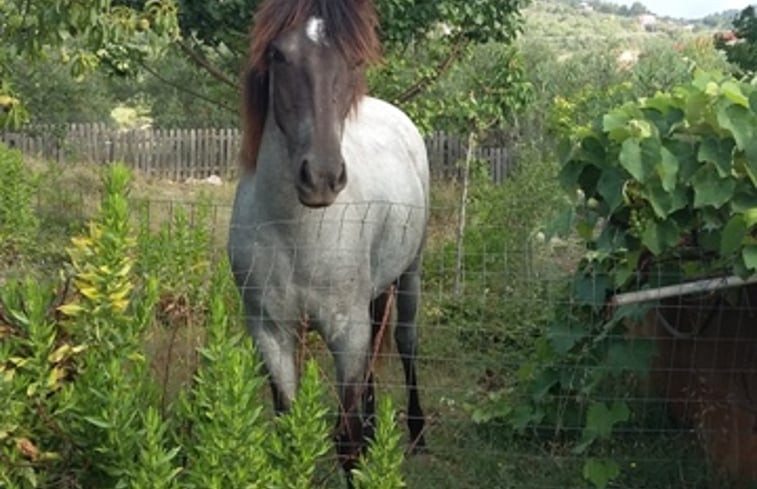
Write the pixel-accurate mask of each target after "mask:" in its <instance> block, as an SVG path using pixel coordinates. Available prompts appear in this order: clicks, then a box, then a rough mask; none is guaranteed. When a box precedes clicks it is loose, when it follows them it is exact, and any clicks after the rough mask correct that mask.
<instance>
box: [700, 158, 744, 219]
mask: <svg viewBox="0 0 757 489" xmlns="http://www.w3.org/2000/svg"><path fill="white" fill-rule="evenodd" d="M691 184H692V186H693V187H694V208H695V209H701V208H703V207H707V206H712V207H715V208H716V209H718V208H720V207H722V206H723V204H725V203H726V202H728V201H729V200H730V199H731V197H732V196H733V192H734V190H735V189H736V182H735V181H734V180H733V179H732V178H720V175H719V174H718V171H717V169H716V168H715V166H714V165H711V164H707V165H705V166H703V167H702V168H700V169H699V171H697V172H696V173H695V174H694V177H693V178H692V181H691Z"/></svg>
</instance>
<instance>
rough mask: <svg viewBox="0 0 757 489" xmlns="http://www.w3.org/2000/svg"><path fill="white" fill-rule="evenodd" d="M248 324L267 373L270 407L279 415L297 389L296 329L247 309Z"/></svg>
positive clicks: (287, 406) (289, 404)
mask: <svg viewBox="0 0 757 489" xmlns="http://www.w3.org/2000/svg"><path fill="white" fill-rule="evenodd" d="M247 325H248V329H249V331H250V334H251V335H252V339H253V341H254V343H255V349H256V350H257V352H258V354H259V355H260V356H261V358H262V359H263V364H264V366H265V369H266V372H267V374H268V382H269V383H270V385H271V393H272V394H273V407H274V409H275V411H276V414H281V413H283V412H284V411H286V410H288V409H289V407H290V406H291V405H292V401H293V400H294V397H295V394H296V391H297V378H298V376H297V368H296V366H295V351H296V346H297V338H296V329H295V328H294V326H291V327H290V326H289V325H278V324H276V323H274V322H273V320H271V319H270V318H268V317H267V315H266V314H264V313H262V314H261V313H259V312H249V311H248V312H247Z"/></svg>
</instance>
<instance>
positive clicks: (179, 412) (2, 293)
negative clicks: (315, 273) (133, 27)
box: [0, 165, 402, 489]
mask: <svg viewBox="0 0 757 489" xmlns="http://www.w3.org/2000/svg"><path fill="white" fill-rule="evenodd" d="M129 182H130V174H129V171H128V170H127V169H126V168H125V167H123V166H121V165H114V166H112V167H110V168H109V169H108V171H107V172H106V173H105V175H104V177H103V187H104V193H103V197H102V201H101V205H100V209H99V211H98V213H97V214H96V216H95V217H94V218H93V220H92V221H91V222H90V223H89V226H88V227H87V229H86V230H85V232H84V233H83V234H82V235H80V236H78V237H75V238H73V239H72V246H71V248H70V249H69V255H70V263H69V264H68V267H67V273H63V274H62V283H55V284H54V285H50V286H47V285H41V284H40V283H39V282H37V281H34V280H28V281H26V282H24V283H19V282H14V281H11V282H10V283H9V284H7V285H6V286H4V287H3V288H2V289H0V409H2V413H3V416H2V417H0V488H9V489H11V488H12V489H27V488H29V489H31V488H38V487H59V486H60V485H61V484H65V485H73V486H79V487H99V488H124V487H130V488H133V489H147V488H167V489H168V488H178V487H187V488H227V487H247V488H249V487H260V488H282V489H283V488H287V489H288V488H311V487H317V486H316V484H317V482H316V481H315V474H316V469H317V467H318V466H319V464H324V463H326V462H327V461H328V459H327V457H325V455H326V453H327V452H329V450H330V449H331V446H332V444H331V442H330V441H329V439H328V435H329V431H330V429H329V423H328V420H327V417H328V411H327V409H326V407H325V404H324V397H325V387H324V385H323V384H322V381H321V379H320V373H319V370H318V368H317V367H316V365H315V363H313V362H309V363H308V364H307V366H306V368H305V371H304V373H303V376H302V379H301V386H300V389H299V392H298V396H297V398H296V399H295V401H294V403H293V406H292V408H291V410H290V411H289V412H288V413H286V414H285V415H282V416H279V417H277V418H275V419H274V420H270V419H269V418H267V416H266V415H265V411H264V407H263V406H264V403H265V396H263V395H262V393H261V389H262V387H263V385H264V384H265V381H264V377H263V376H262V375H261V372H260V368H259V365H258V364H257V362H256V361H255V360H254V358H255V357H254V349H253V348H252V344H251V341H250V340H249V337H248V336H246V335H240V334H239V333H240V330H241V328H239V326H238V325H237V324H236V323H235V322H234V321H233V317H234V316H236V314H237V313H238V312H239V311H238V309H237V306H238V305H239V304H238V300H230V297H236V294H235V291H234V287H233V282H232V278H231V274H230V273H229V268H228V264H227V263H225V262H223V261H220V262H217V263H214V264H213V269H214V270H215V273H214V274H213V278H212V280H211V284H210V286H209V287H207V286H205V289H207V294H200V295H196V296H193V294H189V295H190V296H191V297H192V298H193V300H200V299H201V300H204V301H205V303H204V304H203V305H202V306H201V307H202V309H205V310H207V314H206V315H203V316H202V318H203V320H204V321H205V322H206V323H207V342H206V344H205V346H204V348H202V352H201V353H202V358H203V360H202V362H201V365H200V367H199V369H198V371H197V372H196V375H195V381H194V383H193V384H192V385H190V386H188V387H187V388H186V389H185V390H184V391H183V392H182V393H181V394H180V396H179V401H177V402H174V403H173V404H166V403H164V402H163V400H162V399H161V396H159V395H158V392H159V389H158V387H159V385H158V382H157V381H156V379H155V378H153V376H152V375H150V370H149V368H148V359H147V358H146V356H145V354H144V351H143V345H144V344H145V338H146V335H147V334H149V333H150V331H151V327H152V326H153V324H154V323H155V322H156V317H157V312H158V311H157V308H156V305H157V304H158V302H159V296H160V294H161V293H162V292H166V287H167V286H166V285H163V288H161V287H159V285H158V278H157V276H156V275H155V274H153V273H151V272H150V270H147V269H143V270H142V271H141V273H137V271H136V267H135V264H136V263H139V261H140V258H141V257H139V256H138V252H139V251H140V250H143V251H144V250H145V249H146V247H140V245H139V244H138V241H137V240H136V239H135V237H134V234H135V233H134V230H133V229H132V226H131V220H130V213H129V206H128V199H127V196H128V189H129ZM179 219H180V221H178V222H179V223H180V224H181V226H183V227H184V230H183V231H179V240H178V244H177V243H174V244H173V246H174V247H175V248H173V249H172V251H176V250H178V251H179V252H180V254H181V253H184V254H183V255H181V256H180V257H179V258H176V257H169V258H168V260H170V261H169V263H171V264H173V265H176V264H177V260H179V261H181V263H182V264H183V265H187V264H191V263H196V262H199V261H200V260H201V257H203V256H205V257H207V253H208V251H207V247H204V248H203V247H200V249H197V248H196V247H197V243H205V244H207V238H203V237H202V236H203V235H202V233H199V232H197V233H193V232H190V231H188V230H189V225H188V223H187V222H186V221H181V219H184V218H183V217H180V218H179ZM187 233H190V234H187ZM182 236H183V237H182ZM142 246H144V244H142ZM200 250H202V251H200ZM206 259H207V258H206ZM151 260H155V261H154V262H152V264H153V265H156V266H158V267H160V266H161V264H160V263H159V262H157V260H158V257H152V258H151ZM210 267H211V265H207V268H208V269H209V268H210ZM195 274H196V271H190V272H189V275H187V277H190V278H191V277H194V276H196V275H195ZM69 283H72V284H73V288H72V289H73V290H69V289H71V288H70V287H69V286H68V284H69ZM174 284H175V285H172V286H175V287H180V286H181V284H176V283H174ZM195 287H199V284H196V285H195ZM168 292H172V291H170V290H168ZM198 297H199V298H200V299H197V298H198ZM199 307H200V306H198V308H199ZM382 420H386V421H385V422H386V425H383V426H380V428H379V429H380V434H379V437H378V438H377V441H376V442H374V447H373V448H371V452H370V453H371V454H375V456H376V457H378V458H377V460H376V461H375V463H376V464H379V465H378V466H379V467H389V466H388V465H386V464H387V463H388V461H394V463H393V465H392V467H393V469H392V470H395V472H393V473H392V474H391V480H392V481H395V482H394V483H393V484H396V485H395V486H394V487H400V485H399V484H400V482H398V481H401V476H400V474H399V472H398V463H396V462H397V461H398V460H401V459H402V450H401V448H400V447H399V445H398V444H397V443H396V440H397V438H398V435H397V427H396V425H395V423H394V420H392V419H391V417H390V416H389V415H387V414H384V415H383V417H382ZM380 440H386V446H378V445H377V444H379V443H380ZM372 456H373V455H369V457H368V461H367V462H365V463H366V464H370V463H374V461H373V460H372ZM366 466H368V465H366ZM372 484H373V483H371V484H369V485H364V486H362V487H365V488H366V489H368V488H371V487H387V486H386V485H381V486H376V485H372Z"/></svg>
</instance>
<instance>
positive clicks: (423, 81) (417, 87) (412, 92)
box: [395, 38, 468, 104]
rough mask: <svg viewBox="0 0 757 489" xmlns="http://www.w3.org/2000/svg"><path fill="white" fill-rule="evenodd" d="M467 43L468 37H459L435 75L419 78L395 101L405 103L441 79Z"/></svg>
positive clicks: (435, 70) (436, 69)
mask: <svg viewBox="0 0 757 489" xmlns="http://www.w3.org/2000/svg"><path fill="white" fill-rule="evenodd" d="M467 44H468V41H467V40H466V39H464V38H458V39H457V40H456V41H455V43H454V45H453V46H452V50H451V51H450V52H449V54H448V55H447V57H446V58H444V59H443V60H442V61H441V62H440V63H439V64H438V65H437V67H436V68H435V69H434V73H433V75H430V76H424V77H421V78H420V79H419V80H417V81H416V82H415V83H413V85H411V86H410V87H409V88H408V89H407V90H405V91H404V92H403V93H401V94H400V95H399V96H398V97H396V98H395V103H398V104H403V103H405V102H409V101H410V100H412V99H413V98H415V97H417V96H418V95H420V94H421V93H422V92H423V91H424V90H425V89H426V88H428V87H429V86H430V85H431V84H432V83H434V82H435V81H437V80H439V79H440V78H441V77H442V76H443V75H444V74H445V73H447V72H448V71H449V70H450V68H452V65H453V64H454V63H455V61H457V59H458V58H459V57H460V55H461V54H462V53H463V49H464V48H465V46H466V45H467Z"/></svg>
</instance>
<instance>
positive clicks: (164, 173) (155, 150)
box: [0, 123, 513, 183]
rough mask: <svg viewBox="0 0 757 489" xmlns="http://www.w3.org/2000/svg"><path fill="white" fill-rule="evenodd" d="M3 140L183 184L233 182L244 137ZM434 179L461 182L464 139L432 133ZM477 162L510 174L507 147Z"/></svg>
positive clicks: (201, 133)
mask: <svg viewBox="0 0 757 489" xmlns="http://www.w3.org/2000/svg"><path fill="white" fill-rule="evenodd" d="M0 141H3V142H4V143H6V144H7V145H10V146H13V147H15V148H17V149H19V150H21V151H22V152H23V153H24V154H29V155H33V156H39V157H43V158H48V159H53V158H54V159H57V160H61V159H62V158H66V159H72V158H73V159H80V160H84V161H91V162H95V163H97V164H104V163H107V162H111V161H123V162H124V163H126V164H128V165H130V166H131V167H133V168H135V169H136V170H137V171H140V172H143V173H145V174H146V175H149V176H150V177H154V178H167V179H172V180H174V181H185V180H187V179H189V178H195V179H204V178H208V177H209V176H211V175H218V176H220V177H221V178H223V179H230V178H234V177H235V176H236V174H237V170H238V167H239V157H240V149H241V132H240V131H239V129H237V128H228V127H227V128H201V129H176V128H171V129H162V128H158V129H134V130H127V131H123V130H116V129H112V128H109V127H108V126H107V125H105V124H103V123H95V124H69V125H67V126H64V127H62V128H61V127H58V128H56V127H55V126H52V125H49V126H48V125H37V126H32V127H29V128H28V129H25V130H21V131H14V132H11V131H2V132H0ZM425 143H426V150H427V154H428V160H429V165H430V167H431V168H430V169H431V175H432V177H433V178H459V177H460V168H459V162H460V160H461V159H462V158H464V157H465V153H466V148H465V141H464V139H463V138H460V137H458V136H454V135H450V134H447V133H445V132H443V131H434V132H432V133H429V134H428V135H427V136H426V138H425ZM476 157H477V158H478V159H480V160H482V161H485V162H487V163H488V165H487V166H488V169H489V174H490V175H491V178H492V180H493V181H494V182H495V183H502V182H503V181H504V180H505V179H506V178H508V177H509V175H510V173H511V171H512V165H513V155H512V153H511V152H510V151H509V148H505V147H483V148H479V150H478V151H477V154H476Z"/></svg>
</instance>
